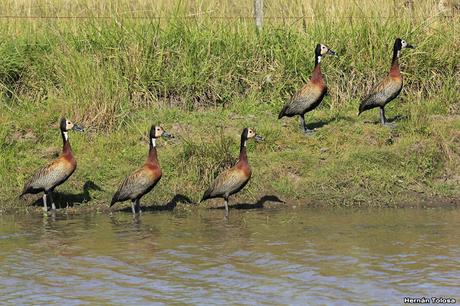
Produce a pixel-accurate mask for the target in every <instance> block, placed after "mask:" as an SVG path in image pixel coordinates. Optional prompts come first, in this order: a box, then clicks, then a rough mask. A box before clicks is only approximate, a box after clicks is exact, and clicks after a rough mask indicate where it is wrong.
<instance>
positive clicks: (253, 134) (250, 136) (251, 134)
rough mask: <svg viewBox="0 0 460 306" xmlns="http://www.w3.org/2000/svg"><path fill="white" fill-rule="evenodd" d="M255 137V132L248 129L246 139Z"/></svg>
mask: <svg viewBox="0 0 460 306" xmlns="http://www.w3.org/2000/svg"><path fill="white" fill-rule="evenodd" d="M254 137H256V132H254V130H253V129H251V128H248V139H250V138H254Z"/></svg>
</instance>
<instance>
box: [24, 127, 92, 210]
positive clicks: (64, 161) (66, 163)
mask: <svg viewBox="0 0 460 306" xmlns="http://www.w3.org/2000/svg"><path fill="white" fill-rule="evenodd" d="M59 128H60V130H61V136H62V142H63V146H62V152H61V154H60V155H59V156H58V157H57V158H56V159H55V160H53V161H52V162H50V163H48V164H47V165H45V166H43V167H42V168H40V169H38V170H36V171H35V172H34V174H33V175H32V176H31V177H30V178H29V179H28V180H27V181H26V183H25V184H24V188H23V190H22V193H21V195H20V197H22V196H24V195H25V194H37V193H40V192H43V210H44V211H45V212H46V211H48V202H50V203H51V209H52V210H53V211H54V210H56V205H55V203H54V201H53V191H54V189H55V188H56V187H57V186H59V185H61V184H63V183H64V182H65V181H67V179H68V178H69V177H70V176H71V175H72V174H73V173H74V172H75V169H76V168H77V161H76V160H75V158H74V156H73V153H72V148H71V146H70V141H69V135H68V133H69V131H71V130H73V131H77V132H83V131H84V129H83V127H81V126H79V125H77V124H75V123H73V122H71V121H70V120H67V119H66V118H62V119H61V121H60V124H59Z"/></svg>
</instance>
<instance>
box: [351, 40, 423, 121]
mask: <svg viewBox="0 0 460 306" xmlns="http://www.w3.org/2000/svg"><path fill="white" fill-rule="evenodd" d="M405 48H409V49H413V48H415V47H414V46H413V45H411V44H409V43H407V42H406V41H405V40H404V39H401V38H396V40H395V43H394V45H393V58H392V60H391V67H390V72H389V73H388V75H387V77H386V78H384V79H383V80H382V81H381V82H380V83H378V84H377V85H376V86H374V87H373V88H372V89H371V91H370V92H369V93H368V94H367V95H366V96H365V98H364V99H362V101H361V104H360V105H359V112H358V116H359V115H361V113H363V112H364V111H367V110H369V109H373V108H376V107H379V108H380V123H381V124H382V125H386V124H388V120H387V118H386V117H385V106H386V105H387V104H388V103H390V102H391V101H392V100H394V99H395V98H396V97H397V96H398V95H399V93H400V92H401V89H402V87H403V78H402V75H401V70H400V68H399V61H398V59H399V56H400V54H401V50H402V49H405Z"/></svg>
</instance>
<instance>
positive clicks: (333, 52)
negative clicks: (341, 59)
mask: <svg viewBox="0 0 460 306" xmlns="http://www.w3.org/2000/svg"><path fill="white" fill-rule="evenodd" d="M327 54H329V55H337V52H335V51H334V50H331V49H329V50H327Z"/></svg>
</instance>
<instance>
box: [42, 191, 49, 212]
mask: <svg viewBox="0 0 460 306" xmlns="http://www.w3.org/2000/svg"><path fill="white" fill-rule="evenodd" d="M43 211H45V212H47V211H48V204H46V192H45V193H43Z"/></svg>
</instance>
